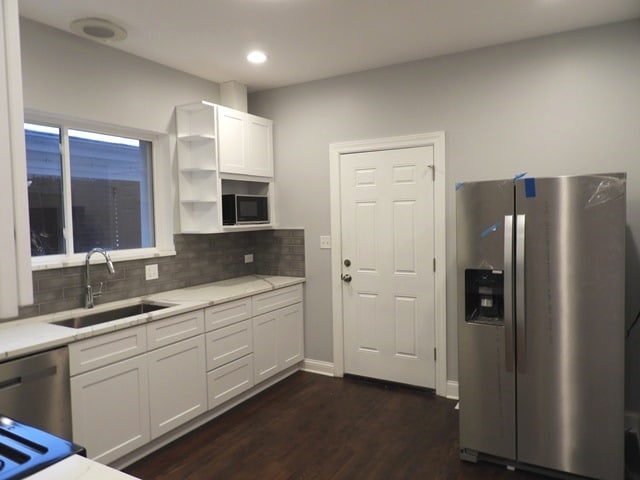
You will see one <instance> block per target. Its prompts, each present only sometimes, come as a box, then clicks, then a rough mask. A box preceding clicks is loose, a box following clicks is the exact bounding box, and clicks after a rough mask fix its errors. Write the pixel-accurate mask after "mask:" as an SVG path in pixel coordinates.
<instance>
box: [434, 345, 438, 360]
mask: <svg viewBox="0 0 640 480" xmlns="http://www.w3.org/2000/svg"><path fill="white" fill-rule="evenodd" d="M437 360H438V354H437V350H436V348H435V347H434V348H433V361H434V362H436V361H437Z"/></svg>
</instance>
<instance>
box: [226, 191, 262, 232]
mask: <svg viewBox="0 0 640 480" xmlns="http://www.w3.org/2000/svg"><path fill="white" fill-rule="evenodd" d="M251 223H269V201H268V199H267V196H266V195H245V194H241V195H240V194H229V195H222V224H223V225H246V224H251Z"/></svg>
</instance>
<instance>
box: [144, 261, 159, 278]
mask: <svg viewBox="0 0 640 480" xmlns="http://www.w3.org/2000/svg"><path fill="white" fill-rule="evenodd" d="M144 278H145V280H156V279H157V278H158V264H157V263H154V264H152V265H146V266H145V267H144Z"/></svg>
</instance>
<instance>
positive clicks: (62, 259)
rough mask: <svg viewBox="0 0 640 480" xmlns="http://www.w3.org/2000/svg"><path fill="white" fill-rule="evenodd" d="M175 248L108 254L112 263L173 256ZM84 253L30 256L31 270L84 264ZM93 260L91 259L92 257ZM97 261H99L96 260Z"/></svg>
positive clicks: (113, 251) (121, 251) (117, 251)
mask: <svg viewBox="0 0 640 480" xmlns="http://www.w3.org/2000/svg"><path fill="white" fill-rule="evenodd" d="M175 254H176V251H175V250H159V249H157V248H145V249H138V250H111V251H109V256H110V257H111V260H112V261H113V263H117V262H125V261H129V260H144V259H147V258H157V257H170V256H175ZM86 258H87V255H86V253H78V254H74V255H69V256H66V255H65V256H62V255H55V256H50V257H32V258H31V270H32V271H34V272H35V271H38V270H53V269H56V268H67V267H79V266H82V265H84V264H85V260H86ZM92 260H93V259H92ZM97 263H100V261H99V260H98V261H97Z"/></svg>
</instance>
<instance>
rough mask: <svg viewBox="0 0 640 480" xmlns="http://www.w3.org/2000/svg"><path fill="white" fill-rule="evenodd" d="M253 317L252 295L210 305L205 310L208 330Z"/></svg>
mask: <svg viewBox="0 0 640 480" xmlns="http://www.w3.org/2000/svg"><path fill="white" fill-rule="evenodd" d="M249 318H251V297H247V298H241V299H240V300H234V301H233V302H227V303H221V304H220V305H214V306H213V307H208V308H206V309H205V311H204V321H205V328H206V330H207V332H210V331H211V330H215V329H216V328H221V327H226V326H227V325H231V324H233V323H236V322H240V321H242V320H247V319H249Z"/></svg>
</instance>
